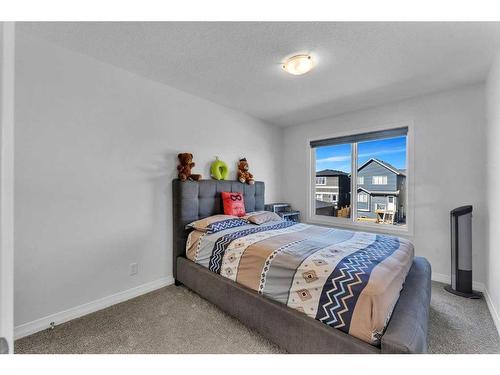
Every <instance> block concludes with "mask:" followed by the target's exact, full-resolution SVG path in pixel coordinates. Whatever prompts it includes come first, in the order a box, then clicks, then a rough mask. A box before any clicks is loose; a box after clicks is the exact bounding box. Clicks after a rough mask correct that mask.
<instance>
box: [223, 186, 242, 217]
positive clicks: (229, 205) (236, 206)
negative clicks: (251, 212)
mask: <svg viewBox="0 0 500 375" xmlns="http://www.w3.org/2000/svg"><path fill="white" fill-rule="evenodd" d="M221 194H222V204H223V205H224V214H226V215H234V216H244V215H245V213H246V212H245V202H244V201H243V194H241V193H230V192H227V191H224V192H222V193H221Z"/></svg>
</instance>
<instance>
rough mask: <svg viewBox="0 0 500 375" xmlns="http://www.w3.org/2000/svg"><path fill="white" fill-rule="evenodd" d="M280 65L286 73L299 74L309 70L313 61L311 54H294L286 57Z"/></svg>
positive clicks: (312, 65)
mask: <svg viewBox="0 0 500 375" xmlns="http://www.w3.org/2000/svg"><path fill="white" fill-rule="evenodd" d="M281 67H282V68H283V70H284V71H285V72H287V73H290V74H293V75H294V76H300V75H302V74H305V73H307V72H309V71H310V70H311V69H312V68H313V67H314V62H313V59H312V57H311V55H295V56H292V57H289V58H288V59H286V60H285V62H283V64H282V65H281Z"/></svg>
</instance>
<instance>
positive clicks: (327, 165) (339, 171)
mask: <svg viewBox="0 0 500 375" xmlns="http://www.w3.org/2000/svg"><path fill="white" fill-rule="evenodd" d="M351 148H352V147H351V144H350V143H346V144H340V145H334V146H323V147H316V148H315V149H314V150H315V153H316V185H315V188H314V189H315V191H314V196H315V200H314V211H315V213H316V215H321V216H334V217H339V218H345V219H349V220H350V218H351V217H352V216H351V215H352V212H351V163H352V156H351V155H352V150H351ZM318 181H324V184H319V183H318Z"/></svg>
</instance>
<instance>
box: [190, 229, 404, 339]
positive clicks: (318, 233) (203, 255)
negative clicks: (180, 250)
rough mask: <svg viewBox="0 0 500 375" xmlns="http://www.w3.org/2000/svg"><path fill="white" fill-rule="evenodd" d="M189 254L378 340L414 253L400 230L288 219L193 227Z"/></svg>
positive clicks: (277, 297) (273, 295) (323, 319)
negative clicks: (389, 232) (212, 229)
mask: <svg viewBox="0 0 500 375" xmlns="http://www.w3.org/2000/svg"><path fill="white" fill-rule="evenodd" d="M186 254H187V257H188V258H189V259H190V260H192V261H194V262H196V263H197V264H200V265H202V266H204V267H206V268H208V269H210V270H211V271H213V272H216V273H218V274H220V275H222V276H224V277H227V278H228V279H231V280H234V281H236V282H237V283H239V284H241V285H244V286H246V287H248V288H250V289H253V290H255V291H257V292H258V293H260V294H262V295H264V296H266V297H268V298H270V299H273V300H275V301H278V302H281V303H283V304H285V305H287V306H289V307H291V308H293V309H295V310H298V311H300V312H302V313H304V314H307V315H308V316H310V317H312V318H314V319H317V320H319V321H321V322H323V323H325V324H327V325H329V326H331V327H334V328H337V329H340V330H342V331H344V332H346V333H348V334H350V335H352V336H355V337H357V338H359V339H361V340H363V341H366V342H368V343H371V344H373V345H378V344H379V342H380V337H381V335H382V333H383V331H384V328H385V325H386V323H387V321H388V320H389V318H390V316H391V313H392V310H393V308H394V305H395V304H396V302H397V300H398V298H399V292H400V291H401V288H402V286H403V282H404V280H405V278H406V275H407V273H408V271H409V269H410V266H411V264H412V260H413V245H412V244H411V243H410V242H409V241H407V240H405V239H402V238H398V237H391V236H384V235H376V234H371V233H364V232H353V231H348V230H340V229H333V228H324V227H319V226H314V225H306V224H295V223H291V222H287V221H280V222H276V221H275V222H269V223H266V224H262V225H254V224H249V225H244V226H240V227H237V228H231V229H227V230H224V231H221V232H217V233H214V234H207V233H204V232H200V231H193V232H191V233H190V235H189V238H188V241H187V245H186Z"/></svg>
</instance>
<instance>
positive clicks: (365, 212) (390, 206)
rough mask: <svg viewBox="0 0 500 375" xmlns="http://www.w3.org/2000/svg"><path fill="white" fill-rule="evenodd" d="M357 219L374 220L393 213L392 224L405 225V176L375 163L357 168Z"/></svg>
mask: <svg viewBox="0 0 500 375" xmlns="http://www.w3.org/2000/svg"><path fill="white" fill-rule="evenodd" d="M357 182H358V184H357V187H358V189H357V195H358V196H357V204H358V208H357V210H358V215H357V216H358V217H367V218H376V217H377V212H378V213H382V212H384V211H385V212H393V213H394V220H395V222H405V220H406V212H405V210H404V208H405V207H406V202H405V200H406V194H405V191H406V188H405V186H406V185H405V183H406V173H405V171H404V170H399V169H397V168H395V167H394V166H392V165H390V164H389V163H386V162H384V161H382V160H379V159H370V160H368V161H367V162H366V163H364V164H363V165H362V166H360V167H359V168H358V181H357Z"/></svg>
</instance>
